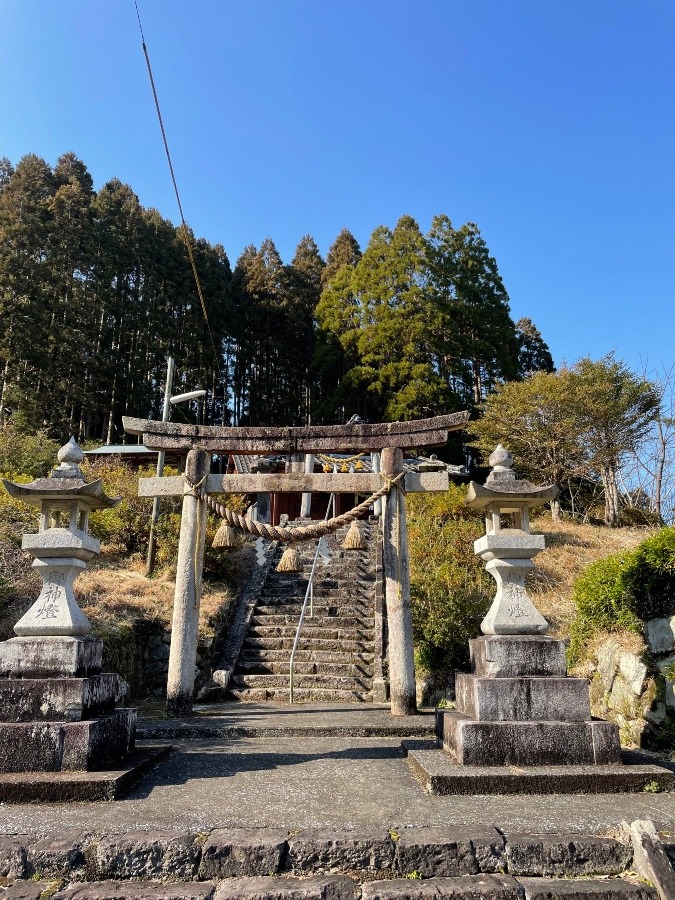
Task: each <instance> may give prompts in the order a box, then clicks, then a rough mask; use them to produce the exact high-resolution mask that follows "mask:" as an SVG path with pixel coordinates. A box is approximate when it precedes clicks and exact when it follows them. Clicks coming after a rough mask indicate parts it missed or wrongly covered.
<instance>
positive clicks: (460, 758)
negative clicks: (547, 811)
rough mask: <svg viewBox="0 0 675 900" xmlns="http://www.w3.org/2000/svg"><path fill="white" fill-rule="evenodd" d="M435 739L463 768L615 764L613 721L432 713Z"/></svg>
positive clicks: (617, 752)
mask: <svg viewBox="0 0 675 900" xmlns="http://www.w3.org/2000/svg"><path fill="white" fill-rule="evenodd" d="M436 739H437V743H438V746H442V747H443V749H444V750H446V751H447V752H448V753H450V755H451V756H452V757H453V759H454V760H455V761H456V762H458V763H460V764H461V765H468V766H545V765H551V766H561V765H608V764H611V763H618V762H620V761H621V752H620V746H619V729H618V727H617V726H616V725H615V724H614V723H613V722H602V721H600V720H597V719H594V720H592V721H589V722H477V721H474V720H472V719H469V718H467V717H466V716H463V715H462V714H461V713H459V712H457V711H456V710H445V709H439V710H436Z"/></svg>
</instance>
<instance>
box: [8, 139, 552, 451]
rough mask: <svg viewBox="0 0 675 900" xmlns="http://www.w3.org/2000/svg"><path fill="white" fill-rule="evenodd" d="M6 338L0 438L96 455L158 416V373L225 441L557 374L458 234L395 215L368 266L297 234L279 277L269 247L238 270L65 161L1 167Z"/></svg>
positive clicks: (440, 223) (480, 394) (340, 242)
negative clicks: (77, 444) (227, 429)
mask: <svg viewBox="0 0 675 900" xmlns="http://www.w3.org/2000/svg"><path fill="white" fill-rule="evenodd" d="M186 237H187V239H188V240H189V241H191V242H192V246H193V248H194V253H195V258H196V266H197V270H198V272H199V278H200V281H201V284H202V287H203V295H204V305H205V312H206V316H205V315H204V312H203V310H202V307H201V304H200V300H199V297H198V294H197V291H196V288H195V282H194V278H193V275H192V271H191V267H190V262H189V258H188V253H187V250H186V240H185V238H186ZM207 319H208V321H207ZM0 321H1V322H2V327H1V328H0V373H1V384H0V425H1V424H2V423H3V422H4V423H5V424H7V423H8V422H11V423H12V424H14V425H15V426H16V427H18V428H20V429H22V430H24V431H31V432H35V431H37V430H43V431H45V432H46V433H47V434H48V435H51V436H53V437H55V438H56V437H58V438H63V437H64V436H65V435H68V434H74V435H75V436H76V437H77V439H78V440H96V441H103V442H106V443H111V442H117V441H120V440H123V439H124V433H123V429H122V416H124V415H134V416H141V417H160V415H161V401H162V393H163V382H164V377H165V371H166V360H167V357H168V356H173V357H174V359H175V361H176V371H177V373H178V378H177V381H176V383H175V384H174V392H176V393H177V392H179V391H180V390H181V389H185V390H188V389H194V388H197V387H202V388H205V389H206V390H207V392H208V394H207V400H206V403H205V409H204V421H205V422H206V423H207V424H226V425H228V424H229V425H237V424H252V425H280V424H296V425H302V424H308V423H339V422H342V421H346V420H348V419H349V418H350V417H351V416H352V415H354V414H358V415H360V416H361V417H362V418H363V419H364V420H366V421H378V420H395V419H410V418H416V417H426V416H432V415H437V414H442V413H445V412H452V411H455V410H458V409H466V408H469V409H472V410H475V409H476V408H477V407H478V406H479V404H480V403H481V402H482V401H483V400H484V399H485V398H486V396H487V395H488V394H489V393H490V391H491V390H492V389H493V388H494V387H495V385H497V384H499V383H502V382H504V381H509V380H514V379H516V380H517V379H520V378H522V377H523V376H525V375H526V374H527V373H528V372H532V371H541V370H543V371H552V370H553V361H552V359H551V354H550V352H549V350H548V347H547V346H546V343H545V342H544V340H543V339H542V337H541V335H540V334H539V332H538V330H537V328H536V326H535V325H534V324H533V322H532V321H531V320H530V319H522V320H520V321H519V322H514V321H513V319H512V318H511V314H510V309H509V298H508V294H507V292H506V289H505V287H504V284H503V282H502V279H501V277H500V275H499V271H498V268H497V263H496V261H495V259H494V258H493V257H492V256H491V255H490V252H489V249H488V247H487V245H486V243H485V241H484V240H483V238H482V237H481V234H480V231H479V229H478V227H477V226H476V225H474V224H472V223H466V224H464V225H461V226H460V227H454V226H453V224H452V223H451V221H450V219H449V218H448V217H447V216H444V215H439V216H437V217H436V218H434V220H433V222H432V223H431V227H430V229H429V231H428V233H426V234H424V233H423V232H422V231H421V229H420V227H419V225H418V224H417V222H415V220H414V219H412V218H411V217H410V216H403V217H402V218H401V219H400V220H399V221H398V223H396V225H395V226H394V227H393V228H390V227H387V226H384V225H383V226H381V227H379V228H377V229H375V231H374V232H373V234H372V236H371V238H370V241H369V243H368V246H367V247H366V248H365V249H364V250H363V251H362V249H361V248H360V246H359V244H358V242H357V241H356V239H355V238H354V236H353V235H352V234H351V233H350V232H349V231H348V230H347V229H343V230H342V231H341V232H340V234H339V235H337V236H336V238H335V241H334V242H333V244H332V246H331V247H330V249H329V251H328V253H327V256H326V259H325V260H324V259H323V258H322V256H321V254H320V252H319V249H318V247H317V245H316V243H315V241H314V239H313V238H312V237H311V236H309V235H305V236H304V237H303V238H302V239H301V240H300V242H299V243H298V246H297V249H296V251H295V255H294V256H293V259H292V260H291V261H290V262H289V263H284V262H283V261H282V259H281V257H280V255H279V253H278V252H277V249H276V247H275V245H274V242H273V240H272V239H271V238H268V239H266V240H265V241H263V243H262V244H261V245H260V247H255V246H252V245H251V246H248V247H246V248H245V249H244V251H243V252H242V254H241V256H240V257H239V259H238V260H237V261H236V262H235V264H234V267H232V265H231V262H230V260H229V258H228V255H227V253H226V250H225V248H224V247H222V246H221V245H219V244H215V245H213V244H210V243H209V242H208V241H206V240H204V239H203V238H198V237H195V236H194V235H192V234H189V235H184V234H183V233H182V231H181V229H180V228H176V227H175V226H174V225H173V224H172V223H171V222H169V221H168V220H166V219H164V218H163V217H162V216H161V215H160V214H159V213H158V212H157V211H156V210H154V209H145V208H144V207H143V206H142V205H141V203H140V202H139V199H138V197H137V196H136V194H135V193H134V191H133V190H132V188H131V187H129V186H128V185H126V184H122V183H121V182H120V181H119V180H117V179H113V180H111V181H109V182H108V183H107V184H105V185H104V186H103V187H101V188H100V189H99V190H95V189H94V185H93V181H92V178H91V175H90V174H89V172H88V170H87V167H86V165H85V163H84V162H83V161H82V160H80V159H78V158H77V157H76V156H75V154H73V153H66V154H65V155H63V156H62V157H61V158H60V159H59V160H58V162H57V163H56V165H55V166H53V167H52V166H50V165H49V164H48V163H47V162H46V161H45V160H43V159H41V158H40V157H38V156H36V155H28V156H25V157H24V158H23V159H21V160H20V161H19V162H18V163H17V164H16V166H14V165H13V164H12V163H11V162H10V161H9V160H7V159H3V160H0ZM184 414H185V412H184V411H181V415H184ZM188 414H189V413H188Z"/></svg>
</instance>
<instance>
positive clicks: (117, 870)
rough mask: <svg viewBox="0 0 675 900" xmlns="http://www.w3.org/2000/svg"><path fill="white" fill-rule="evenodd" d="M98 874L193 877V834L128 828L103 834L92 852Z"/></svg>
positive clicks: (196, 856)
mask: <svg viewBox="0 0 675 900" xmlns="http://www.w3.org/2000/svg"><path fill="white" fill-rule="evenodd" d="M92 859H93V864H94V867H95V872H96V876H97V877H99V878H153V877H154V878H171V879H176V880H179V879H182V878H193V877H194V876H195V874H196V872H197V866H198V864H199V846H198V844H197V843H196V835H195V834H191V833H187V832H175V831H128V832H126V833H125V834H110V835H104V836H103V837H102V838H101V839H100V841H99V842H98V844H97V845H96V846H95V848H94V853H93V856H92Z"/></svg>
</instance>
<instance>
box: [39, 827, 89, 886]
mask: <svg viewBox="0 0 675 900" xmlns="http://www.w3.org/2000/svg"><path fill="white" fill-rule="evenodd" d="M89 840H90V835H88V834H87V833H86V832H82V831H79V830H75V829H64V830H63V831H59V832H58V833H57V834H50V835H48V836H47V837H44V838H40V839H39V840H36V841H32V842H31V843H30V844H29V845H28V868H29V870H30V873H31V875H33V874H34V873H36V872H37V873H40V874H42V875H45V874H48V875H58V876H65V875H72V874H73V873H79V872H81V871H83V870H84V867H85V857H84V850H85V847H86V846H87V844H88V843H89Z"/></svg>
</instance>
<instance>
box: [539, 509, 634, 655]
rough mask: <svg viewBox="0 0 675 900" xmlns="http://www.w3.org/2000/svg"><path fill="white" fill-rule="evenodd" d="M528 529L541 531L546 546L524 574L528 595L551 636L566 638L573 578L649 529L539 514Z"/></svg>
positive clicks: (572, 609)
mask: <svg viewBox="0 0 675 900" xmlns="http://www.w3.org/2000/svg"><path fill="white" fill-rule="evenodd" d="M532 530H533V531H536V532H539V533H541V534H544V535H545V537H546V549H545V550H544V551H542V552H541V553H540V554H539V555H538V556H537V557H536V558H535V560H534V565H535V569H534V572H532V574H531V575H530V576H528V581H527V587H528V591H529V593H530V596H531V597H532V599H533V600H534V602H535V603H536V605H537V608H538V609H539V610H541V612H542V614H543V615H544V616H546V618H547V619H548V620H549V622H550V623H551V631H550V632H549V634H551V635H552V636H554V637H562V638H567V637H569V628H570V622H571V621H572V619H573V618H574V615H575V607H574V604H573V603H572V600H571V597H570V595H571V591H572V585H573V583H574V581H575V580H576V579H577V578H578V577H579V575H581V573H582V572H583V571H584V569H585V568H586V566H588V565H589V563H592V562H595V561H596V560H598V559H602V558H603V557H605V556H609V554H610V553H616V552H618V551H620V550H629V549H631V548H632V547H635V546H636V545H637V544H639V543H640V542H641V541H643V540H644V539H645V538H646V537H647V536H648V535H649V533H650V532H649V531H647V530H646V529H644V528H605V527H603V526H598V525H582V524H580V523H577V522H572V521H569V520H563V521H562V522H553V521H552V520H551V518H550V517H548V516H541V517H540V518H537V519H535V520H534V521H533V522H532Z"/></svg>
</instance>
